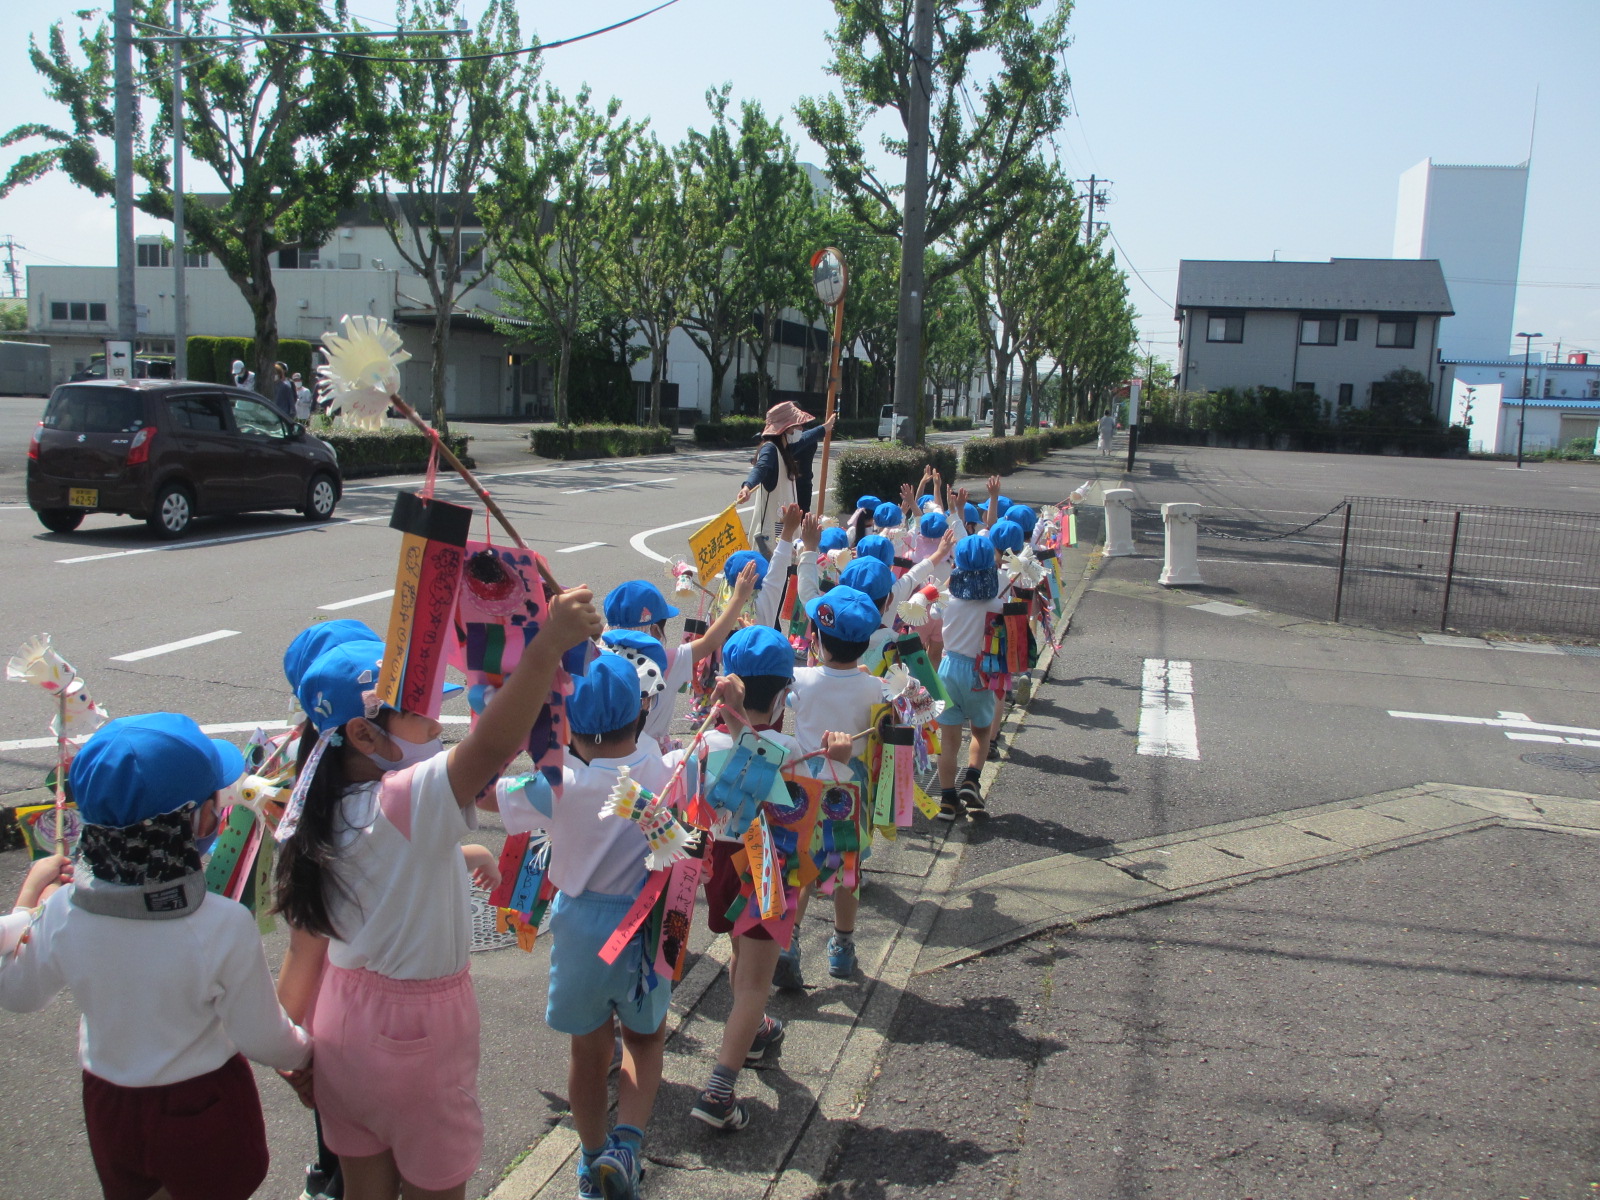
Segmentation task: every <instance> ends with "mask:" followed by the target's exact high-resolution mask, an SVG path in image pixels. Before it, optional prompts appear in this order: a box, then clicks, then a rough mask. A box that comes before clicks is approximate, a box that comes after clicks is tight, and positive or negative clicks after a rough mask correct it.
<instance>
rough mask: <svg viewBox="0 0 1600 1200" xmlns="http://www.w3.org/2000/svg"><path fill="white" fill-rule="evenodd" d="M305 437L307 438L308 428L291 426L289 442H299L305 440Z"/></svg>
mask: <svg viewBox="0 0 1600 1200" xmlns="http://www.w3.org/2000/svg"><path fill="white" fill-rule="evenodd" d="M305 436H306V427H305V426H304V425H291V426H289V440H290V441H291V442H298V441H299V440H300V439H301V438H303V437H305Z"/></svg>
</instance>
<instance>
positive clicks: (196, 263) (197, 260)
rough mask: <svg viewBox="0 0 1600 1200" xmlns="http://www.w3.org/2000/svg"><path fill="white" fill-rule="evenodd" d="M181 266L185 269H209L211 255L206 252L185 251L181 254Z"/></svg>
mask: <svg viewBox="0 0 1600 1200" xmlns="http://www.w3.org/2000/svg"><path fill="white" fill-rule="evenodd" d="M183 265H184V266H186V267H209V266H210V265H211V254H210V252H209V251H206V250H185V251H184V252H183Z"/></svg>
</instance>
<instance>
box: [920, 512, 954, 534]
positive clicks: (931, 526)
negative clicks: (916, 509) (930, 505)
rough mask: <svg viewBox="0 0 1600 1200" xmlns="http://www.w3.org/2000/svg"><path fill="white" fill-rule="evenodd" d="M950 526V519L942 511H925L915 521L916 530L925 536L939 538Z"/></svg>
mask: <svg viewBox="0 0 1600 1200" xmlns="http://www.w3.org/2000/svg"><path fill="white" fill-rule="evenodd" d="M949 528H950V520H949V518H948V517H946V516H945V515H944V514H943V513H942V512H925V513H923V514H922V519H921V520H919V521H918V522H917V532H918V533H920V534H921V535H922V536H923V537H925V538H941V537H943V536H944V531H945V530H946V529H949Z"/></svg>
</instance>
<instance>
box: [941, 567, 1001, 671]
mask: <svg viewBox="0 0 1600 1200" xmlns="http://www.w3.org/2000/svg"><path fill="white" fill-rule="evenodd" d="M1010 579H1011V576H1010V573H1009V572H1007V571H1001V572H1000V593H999V595H997V596H996V597H995V598H994V599H993V600H960V599H957V598H956V597H954V596H952V597H950V599H948V600H946V601H945V602H944V603H943V604H942V605H941V606H940V615H941V616H942V617H943V618H944V649H945V653H946V654H965V655H966V656H967V657H968V658H977V657H978V656H979V654H981V653H982V651H983V630H984V626H985V625H986V624H987V618H988V616H989V614H990V613H997V612H999V611H1000V609H1001V608H1002V607H1003V606H1004V605H1005V602H1006V601H1007V600H1009V599H1010V598H1011V597H1010V596H1009V595H1008V594H1007V593H1006V584H1007V583H1008V582H1010Z"/></svg>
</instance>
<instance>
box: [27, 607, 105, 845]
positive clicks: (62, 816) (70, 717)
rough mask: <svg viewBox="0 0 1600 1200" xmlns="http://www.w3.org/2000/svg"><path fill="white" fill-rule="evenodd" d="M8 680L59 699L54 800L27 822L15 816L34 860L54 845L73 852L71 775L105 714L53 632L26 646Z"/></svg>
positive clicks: (53, 727)
mask: <svg viewBox="0 0 1600 1200" xmlns="http://www.w3.org/2000/svg"><path fill="white" fill-rule="evenodd" d="M6 678H7V679H9V680H11V681H12V682H13V683H31V684H33V685H34V686H36V687H39V688H42V689H44V691H45V692H47V693H49V694H50V695H51V696H52V697H54V699H55V702H56V715H55V716H54V717H53V718H52V719H51V721H50V732H51V733H52V734H53V735H55V739H56V766H55V770H54V771H52V772H50V774H49V776H48V777H47V778H46V781H45V782H46V783H47V784H48V785H49V786H50V787H51V788H53V789H54V790H55V802H54V803H53V804H50V805H42V806H39V807H38V808H31V807H30V809H29V811H30V813H31V814H32V815H31V816H29V817H28V818H26V820H24V817H23V813H22V810H20V809H19V810H18V812H17V814H16V816H17V820H18V823H19V824H21V825H22V827H23V828H24V829H25V830H26V831H27V835H28V840H29V842H30V844H31V846H32V848H33V851H34V853H33V857H34V858H36V859H37V858H42V857H44V856H45V855H47V854H49V853H51V847H53V849H54V853H56V854H67V853H70V852H71V851H72V850H73V849H75V848H76V846H77V842H78V832H79V830H80V828H81V825H80V823H79V820H78V814H77V812H76V810H75V808H74V806H73V805H71V804H69V803H68V802H67V786H68V784H67V776H68V772H69V770H70V768H71V764H72V758H73V755H75V754H76V753H77V748H78V745H79V744H80V743H82V742H83V741H84V740H85V739H86V738H88V736H89V735H90V734H91V733H93V732H94V731H95V730H96V729H99V728H100V726H101V725H103V724H105V721H106V710H105V709H104V708H102V707H101V706H100V705H98V704H96V703H95V702H94V700H93V699H91V698H90V696H89V693H88V691H87V690H86V688H85V685H84V682H83V680H82V678H80V677H79V675H78V673H77V671H75V670H73V668H72V664H71V663H69V662H67V660H66V659H64V658H62V657H61V656H60V655H59V654H57V653H56V651H55V648H54V647H53V646H52V645H51V644H50V635H49V634H48V633H41V634H39V635H38V636H36V637H32V638H29V639H28V640H27V641H26V642H24V643H23V644H22V647H21V649H19V650H18V651H17V653H16V655H15V656H14V657H13V658H12V659H11V661H10V662H9V663H7V664H6Z"/></svg>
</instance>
